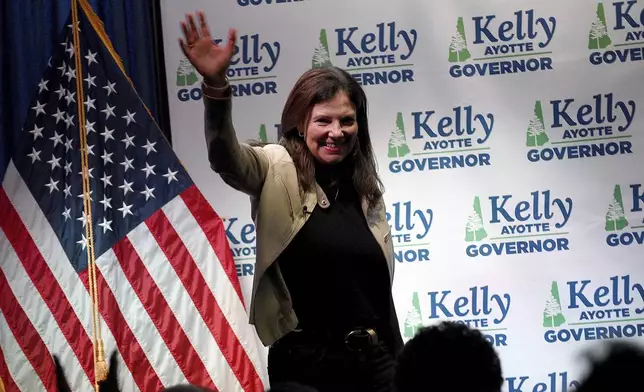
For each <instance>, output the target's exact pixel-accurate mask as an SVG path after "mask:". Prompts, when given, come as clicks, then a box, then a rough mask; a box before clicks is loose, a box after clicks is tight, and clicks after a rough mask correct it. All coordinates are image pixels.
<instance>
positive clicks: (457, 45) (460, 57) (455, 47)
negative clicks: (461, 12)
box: [448, 17, 472, 63]
mask: <svg viewBox="0 0 644 392" xmlns="http://www.w3.org/2000/svg"><path fill="white" fill-rule="evenodd" d="M470 57H472V55H471V54H470V51H469V50H468V49H467V39H466V38H465V25H464V24H463V18H462V17H459V18H458V21H457V22H456V34H454V36H452V40H451V41H450V42H449V57H448V60H449V62H450V63H461V62H463V61H467V60H468V59H469V58H470Z"/></svg>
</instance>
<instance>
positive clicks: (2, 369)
mask: <svg viewBox="0 0 644 392" xmlns="http://www.w3.org/2000/svg"><path fill="white" fill-rule="evenodd" d="M0 315H2V314H1V313H0ZM1 325H4V322H0V326H1ZM0 331H4V329H3V328H1V327H0ZM4 333H7V335H10V333H9V331H6V332H2V334H4ZM7 338H9V336H7ZM2 340H3V339H2V338H0V382H2V384H3V386H4V389H5V391H6V392H16V391H17V392H20V388H18V386H17V385H16V383H15V381H13V377H12V376H11V373H9V367H8V366H7V361H5V359H4V351H3V349H2V346H3V344H2ZM14 355H15V354H14ZM40 386H41V387H42V384H41V385H40Z"/></svg>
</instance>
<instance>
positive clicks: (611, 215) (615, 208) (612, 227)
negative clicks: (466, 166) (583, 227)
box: [605, 185, 628, 231]
mask: <svg viewBox="0 0 644 392" xmlns="http://www.w3.org/2000/svg"><path fill="white" fill-rule="evenodd" d="M627 226H628V220H626V214H624V202H623V201H622V188H621V187H620V186H619V185H615V190H613V202H612V203H610V204H609V205H608V211H606V227H605V229H606V231H619V230H622V229H623V228H625V227H627Z"/></svg>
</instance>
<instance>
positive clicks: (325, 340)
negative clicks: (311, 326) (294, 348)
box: [276, 328, 381, 352]
mask: <svg viewBox="0 0 644 392" xmlns="http://www.w3.org/2000/svg"><path fill="white" fill-rule="evenodd" d="M380 343H381V342H380V338H379V337H378V333H377V332H376V330H375V329H374V328H357V329H353V330H351V331H349V332H346V333H334V332H320V331H310V330H295V331H293V332H291V333H289V334H287V335H286V336H284V337H283V338H282V339H280V340H279V341H278V342H277V343H276V344H279V345H282V344H283V345H287V346H288V345H291V344H293V345H300V344H304V345H306V344H313V345H321V346H323V347H328V346H330V347H343V348H345V349H347V350H348V351H351V352H364V351H368V350H370V349H373V348H375V347H377V346H378V345H380Z"/></svg>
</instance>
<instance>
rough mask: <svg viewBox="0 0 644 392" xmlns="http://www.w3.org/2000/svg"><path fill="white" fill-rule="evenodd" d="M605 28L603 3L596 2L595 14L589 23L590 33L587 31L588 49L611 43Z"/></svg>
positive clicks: (603, 46)
mask: <svg viewBox="0 0 644 392" xmlns="http://www.w3.org/2000/svg"><path fill="white" fill-rule="evenodd" d="M611 43H612V42H611V40H610V37H609V36H608V29H607V28H606V15H605V14H604V4H603V3H601V2H600V3H598V4H597V15H596V16H595V20H594V21H593V22H592V23H591V24H590V33H588V49H591V50H593V49H604V48H606V47H608V46H610V44H611Z"/></svg>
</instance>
